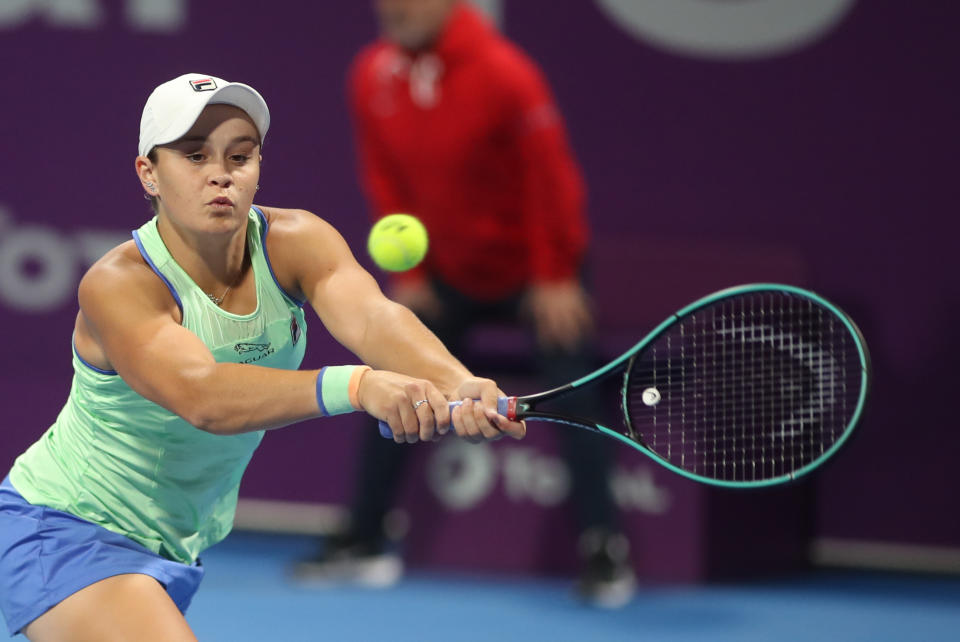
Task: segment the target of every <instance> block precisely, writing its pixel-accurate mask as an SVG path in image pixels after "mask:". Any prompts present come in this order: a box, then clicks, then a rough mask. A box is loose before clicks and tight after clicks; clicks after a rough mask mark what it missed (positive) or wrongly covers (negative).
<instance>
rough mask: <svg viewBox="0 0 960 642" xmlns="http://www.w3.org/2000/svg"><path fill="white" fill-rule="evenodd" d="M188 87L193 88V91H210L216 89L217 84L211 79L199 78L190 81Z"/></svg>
mask: <svg viewBox="0 0 960 642" xmlns="http://www.w3.org/2000/svg"><path fill="white" fill-rule="evenodd" d="M190 86H191V87H193V90H194V91H211V90H213V89H216V88H217V83H216V82H214V80H213V78H201V79H199V80H191V81H190Z"/></svg>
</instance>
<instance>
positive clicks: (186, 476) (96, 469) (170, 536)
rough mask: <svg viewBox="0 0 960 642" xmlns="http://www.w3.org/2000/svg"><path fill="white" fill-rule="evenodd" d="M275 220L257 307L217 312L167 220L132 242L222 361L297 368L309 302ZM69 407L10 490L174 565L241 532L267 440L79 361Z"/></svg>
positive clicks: (256, 248)
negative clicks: (251, 479)
mask: <svg viewBox="0 0 960 642" xmlns="http://www.w3.org/2000/svg"><path fill="white" fill-rule="evenodd" d="M266 233H267V222H266V219H265V218H264V217H263V214H262V213H261V212H260V211H259V210H257V209H256V208H254V209H252V210H251V211H250V218H249V221H248V224H247V251H248V252H250V258H251V264H252V267H253V272H254V275H255V277H256V287H257V309H256V310H255V311H254V312H253V313H251V314H249V315H237V314H231V313H230V312H227V311H225V310H222V309H220V308H219V307H217V306H216V305H215V304H214V303H213V302H212V301H210V299H209V298H208V297H207V295H206V294H205V293H204V292H203V291H202V290H201V289H200V288H199V287H198V286H197V285H196V284H195V283H194V282H193V280H192V279H191V278H190V277H189V276H188V275H187V273H186V272H184V271H183V269H182V268H181V267H180V266H179V265H177V263H176V262H174V260H173V258H172V257H171V256H170V253H169V252H168V251H167V248H166V246H165V245H164V244H163V240H162V239H161V238H160V234H159V233H158V231H157V219H156V218H154V219H153V220H151V221H149V222H148V223H146V224H145V225H143V227H141V228H140V229H139V230H137V231H135V232H134V233H133V235H134V240H135V241H136V243H137V246H138V248H139V249H140V253H141V254H142V255H143V256H144V258H145V260H146V261H147V262H148V263H149V264H150V266H151V267H152V268H153V269H154V271H155V272H156V273H157V274H158V276H159V277H160V278H161V279H163V281H164V282H165V283H166V284H167V287H168V288H170V291H171V293H172V294H173V296H174V298H175V299H176V300H177V303H178V304H179V305H180V307H181V309H182V312H183V322H182V323H183V326H184V327H186V328H187V329H188V330H190V331H192V332H193V333H194V334H196V335H197V336H198V337H200V339H202V340H203V342H204V343H205V344H206V345H207V346H208V347H209V348H210V350H211V351H212V352H213V355H214V357H215V358H216V360H217V361H218V362H231V363H254V364H257V365H259V366H268V367H272V368H286V369H291V370H292V369H296V368H297V367H299V366H300V362H301V361H302V359H303V353H304V348H305V344H306V325H305V324H304V318H303V308H302V302H299V301H296V300H295V299H293V298H292V297H290V296H288V295H287V294H286V293H284V292H283V291H282V289H281V288H280V286H279V284H278V283H277V282H276V280H275V277H274V276H273V272H272V270H271V268H270V263H269V258H268V256H267V252H266V244H265V238H266ZM73 371H74V376H73V384H72V386H71V389H70V397H69V399H68V400H67V403H66V405H65V406H64V407H63V410H62V411H61V412H60V415H59V416H58V417H57V420H56V422H55V423H54V424H53V426H51V427H50V428H49V429H48V430H47V431H46V433H44V435H43V436H42V437H41V438H40V439H39V441H37V442H36V443H35V444H33V445H32V446H31V447H30V448H29V449H28V450H27V451H26V452H25V453H24V454H22V455H21V456H20V457H19V458H18V459H17V460H16V462H15V463H14V465H13V469H12V470H11V471H10V481H11V482H12V483H13V485H14V486H15V487H16V489H17V490H18V491H19V492H20V494H21V495H23V496H24V498H26V500H27V501H29V502H30V503H32V504H39V505H44V506H50V507H52V508H56V509H58V510H62V511H66V512H69V513H72V514H74V515H76V516H78V517H81V518H83V519H86V520H88V521H91V522H94V523H96V524H100V525H101V526H103V527H104V528H107V529H109V530H111V531H115V532H117V533H121V534H123V535H126V536H128V537H130V538H131V539H133V540H135V541H137V542H139V543H140V544H143V545H144V546H145V547H147V548H148V549H150V550H152V551H154V552H156V553H159V554H160V555H163V556H165V557H168V558H170V559H174V560H178V561H181V562H184V563H192V562H193V561H194V560H195V559H196V558H197V556H198V555H199V553H200V552H201V551H202V550H204V549H205V548H207V547H208V546H211V545H212V544H215V543H216V542H218V541H220V540H221V539H223V538H224V537H225V536H226V535H227V533H229V532H230V529H231V527H232V525H233V517H234V512H235V509H236V504H237V491H238V489H239V486H240V477H241V475H242V474H243V471H244V469H245V468H246V466H247V463H248V462H249V461H250V457H251V456H252V455H253V451H254V450H255V449H256V447H257V445H258V444H259V443H260V440H261V439H262V438H263V431H258V432H251V433H245V434H241V435H233V436H218V435H214V434H211V433H208V432H204V431H202V430H198V429H197V428H194V427H193V426H191V425H190V424H188V423H187V422H186V421H184V420H183V419H181V418H180V417H179V416H177V415H175V414H173V413H171V412H170V411H168V410H166V409H164V408H162V407H160V406H158V405H157V404H155V403H153V402H151V401H148V400H147V399H144V398H143V397H141V396H140V395H139V394H137V393H136V392H134V391H133V390H132V389H131V388H130V386H128V385H127V384H126V383H125V382H124V381H123V379H121V378H120V376H119V375H117V373H116V372H111V371H104V370H99V369H97V368H94V367H92V366H91V365H89V364H87V363H85V362H84V361H83V360H82V359H81V358H80V356H79V355H78V354H77V352H76V350H74V351H73Z"/></svg>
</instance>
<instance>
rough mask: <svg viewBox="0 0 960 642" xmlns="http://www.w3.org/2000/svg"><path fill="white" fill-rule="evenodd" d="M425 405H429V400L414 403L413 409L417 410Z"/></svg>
mask: <svg viewBox="0 0 960 642" xmlns="http://www.w3.org/2000/svg"><path fill="white" fill-rule="evenodd" d="M425 403H429V401H428V400H427V399H421V400H420V401H415V402H413V409H414V410H416V409H418V408H419V407H420V406H422V405H423V404H425Z"/></svg>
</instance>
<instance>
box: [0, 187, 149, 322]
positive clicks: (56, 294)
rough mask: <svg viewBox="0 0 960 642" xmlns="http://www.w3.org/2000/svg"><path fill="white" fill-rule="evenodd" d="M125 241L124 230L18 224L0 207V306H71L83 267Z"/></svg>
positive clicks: (28, 308) (41, 308)
mask: <svg viewBox="0 0 960 642" xmlns="http://www.w3.org/2000/svg"><path fill="white" fill-rule="evenodd" d="M129 239H130V232H129V231H126V230H94V229H83V228H81V229H78V230H73V231H70V232H68V231H64V230H60V229H57V228H55V227H51V226H48V225H37V224H22V223H18V222H16V221H15V220H14V218H13V216H12V215H11V214H10V213H9V211H8V210H6V209H5V208H4V207H2V206H0V308H10V309H13V310H17V311H20V312H30V313H43V312H49V311H50V310H55V309H57V308H60V307H62V306H64V305H76V301H77V284H78V282H79V280H80V276H81V275H82V274H83V271H84V270H86V269H87V268H88V267H90V266H91V265H93V263H94V262H96V260H97V259H99V258H100V257H101V256H103V255H104V254H105V253H106V252H107V250H109V249H111V248H113V247H115V246H117V245H119V244H120V243H122V242H124V241H126V240H129Z"/></svg>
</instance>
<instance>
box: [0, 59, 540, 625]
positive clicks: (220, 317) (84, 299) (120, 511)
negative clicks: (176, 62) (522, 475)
mask: <svg viewBox="0 0 960 642" xmlns="http://www.w3.org/2000/svg"><path fill="white" fill-rule="evenodd" d="M269 121H270V116H269V111H268V109H267V105H266V103H265V102H264V100H263V98H262V97H261V96H260V94H259V93H257V92H256V91H255V90H254V89H252V88H251V87H249V86H247V85H243V84H240V83H229V82H226V81H223V80H221V79H219V78H214V77H211V76H202V75H197V74H188V75H185V76H181V77H179V78H176V79H174V80H171V81H169V82H166V83H164V84H162V85H160V86H159V87H157V88H156V89H155V90H154V92H153V93H152V94H151V95H150V97H149V99H148V100H147V103H146V106H145V108H144V111H143V117H142V120H141V124H140V145H139V154H140V155H139V156H138V157H137V159H136V171H137V175H138V176H139V179H140V181H141V183H142V184H143V188H144V190H145V192H146V194H147V196H148V198H150V199H151V201H152V203H153V206H154V210H155V212H156V216H155V217H154V218H153V219H152V220H150V221H149V222H147V223H146V224H144V225H143V226H142V227H140V228H139V229H138V230H136V231H135V232H134V233H133V239H132V240H131V241H128V242H126V243H124V244H122V245H120V246H118V247H116V248H114V249H113V250H111V251H110V252H108V253H107V254H106V255H105V256H104V257H103V258H102V259H101V260H99V261H98V262H97V263H96V264H95V265H94V266H93V267H91V268H90V270H89V271H88V272H87V274H86V275H85V276H84V277H83V279H82V280H81V282H80V286H79V292H78V296H79V302H80V312H79V314H78V315H77V319H76V325H75V329H74V333H73V368H74V379H73V385H72V388H71V391H70V395H69V398H68V400H67V402H66V405H65V406H64V408H63V410H62V411H61V413H60V415H59V417H58V418H57V420H56V422H55V423H54V425H53V426H52V427H51V428H50V429H49V430H47V432H46V433H45V434H44V435H43V436H42V437H41V438H40V440H39V441H37V442H36V443H35V444H34V445H33V446H31V447H30V448H29V449H28V450H27V451H26V452H25V453H24V454H22V455H21V456H20V457H19V458H18V459H17V460H16V462H15V463H14V465H13V468H12V469H11V471H10V474H9V476H8V477H7V478H6V479H4V480H3V482H2V485H0V608H2V610H3V614H4V617H5V618H6V622H7V625H8V628H9V629H10V632H11V634H13V633H16V632H18V631H19V632H23V633H24V634H25V635H26V636H27V637H28V638H29V639H31V640H41V641H46V640H57V641H60V640H97V641H99V642H103V641H107V640H140V641H149V640H163V641H165V642H171V641H180V640H194V639H196V638H195V637H194V635H193V633H192V632H191V631H190V628H189V626H188V625H187V623H186V620H185V619H184V617H183V615H182V612H183V611H185V610H186V608H187V606H188V605H189V603H190V600H191V598H192V596H193V594H194V592H195V591H196V589H197V586H198V585H199V582H200V579H201V577H202V575H203V569H202V567H201V565H200V562H199V559H198V558H199V554H200V553H201V551H203V550H204V549H205V548H207V547H209V546H210V545H212V544H214V543H216V542H218V541H220V540H221V539H223V538H224V537H225V536H226V535H227V533H228V532H229V531H230V528H231V525H232V522H233V515H234V509H235V507H236V500H237V489H238V486H239V483H240V477H241V475H242V473H243V470H244V468H245V467H246V465H247V462H248V461H249V460H250V457H251V455H252V453H253V451H254V449H255V448H256V447H257V444H258V443H259V442H260V439H261V438H262V436H263V431H264V430H265V429H270V428H279V427H281V426H285V425H288V424H291V423H294V422H297V421H301V420H305V419H310V418H313V417H320V416H327V415H333V414H338V413H342V412H349V411H353V410H363V411H365V412H367V413H369V414H370V415H372V416H374V417H377V418H378V419H381V420H384V421H386V422H387V423H388V424H389V425H390V427H391V429H392V431H393V434H394V438H395V439H396V440H397V441H398V442H399V441H403V442H411V443H412V442H416V441H418V440H433V439H436V438H438V437H439V436H440V435H441V434H444V433H446V432H447V431H448V430H449V428H450V427H451V426H452V427H453V429H454V431H455V432H456V434H457V435H459V436H460V437H463V438H465V439H468V440H471V441H478V440H483V439H497V438H499V437H501V436H503V435H505V434H506V435H510V436H512V437H515V438H520V437H522V436H523V434H524V430H525V427H524V426H523V424H521V423H517V422H510V421H508V420H507V419H506V418H505V417H502V416H500V415H498V414H497V412H496V397H497V396H498V394H502V393H500V392H499V390H498V389H497V386H496V384H495V383H494V382H493V381H490V380H488V379H480V378H476V377H473V376H472V375H471V373H470V372H469V371H468V370H467V369H466V368H464V367H463V366H462V365H461V364H460V363H459V362H458V361H457V360H456V359H455V358H454V357H453V356H452V355H451V354H450V353H449V352H448V351H447V350H446V349H445V348H444V346H443V345H442V344H441V343H440V341H438V340H437V339H436V338H435V337H434V336H433V335H432V334H431V333H430V332H429V331H428V330H427V329H426V328H425V327H424V326H423V325H422V324H421V323H420V322H419V321H418V320H417V318H416V317H415V316H414V315H413V314H412V313H410V312H409V311H408V310H407V309H406V308H404V307H402V306H400V305H397V304H395V303H393V302H391V301H390V300H388V299H387V298H385V297H384V295H383V294H382V293H381V292H380V289H379V288H378V286H377V284H376V282H375V281H374V279H373V278H372V277H371V276H370V275H369V274H368V273H367V272H366V271H365V270H363V268H361V267H360V265H359V264H358V263H357V262H356V261H355V260H354V257H353V256H352V255H351V253H350V251H349V249H348V247H347V245H346V243H345V242H344V240H343V238H342V237H341V236H340V235H339V234H338V233H337V231H336V230H335V229H334V228H333V227H331V226H330V225H329V224H328V223H326V222H324V221H323V220H321V219H319V218H317V217H316V216H314V215H313V214H311V213H309V212H305V211H301V210H286V209H278V208H272V207H258V206H254V205H253V204H252V203H253V198H254V193H255V191H256V189H257V183H258V180H259V178H260V161H261V158H260V146H261V143H262V142H263V138H264V136H265V135H266V133H267V128H268V126H269ZM306 303H309V304H310V306H311V307H312V308H313V309H314V310H315V311H316V313H317V314H318V316H319V317H320V319H321V321H322V322H323V325H324V326H325V327H326V329H327V330H328V331H329V332H330V333H331V334H332V335H333V336H334V337H335V338H336V339H337V340H338V341H339V342H340V343H342V344H343V345H344V346H345V347H347V348H348V349H349V350H350V351H351V352H353V353H354V354H356V355H357V356H358V357H359V359H360V360H361V361H362V362H364V363H366V364H370V366H360V365H356V366H355V365H328V366H326V367H325V368H323V369H320V370H298V367H299V365H300V362H301V359H302V358H303V355H304V344H305V341H306V337H305V324H304V312H303V306H304V305H305V304H306ZM371 367H372V368H373V369H371ZM452 399H463V400H464V403H463V405H462V406H460V407H458V408H456V409H454V410H453V411H452V412H450V411H449V410H448V404H447V402H448V400H452ZM472 399H480V401H479V402H476V403H475V402H473V401H472Z"/></svg>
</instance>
